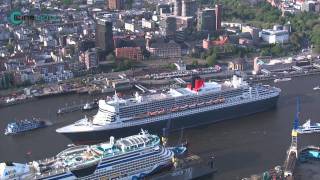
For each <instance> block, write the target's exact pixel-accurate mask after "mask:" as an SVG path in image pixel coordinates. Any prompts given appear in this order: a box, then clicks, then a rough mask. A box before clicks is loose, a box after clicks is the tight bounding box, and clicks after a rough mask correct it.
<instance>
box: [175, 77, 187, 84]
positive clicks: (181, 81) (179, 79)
mask: <svg viewBox="0 0 320 180" xmlns="http://www.w3.org/2000/svg"><path fill="white" fill-rule="evenodd" d="M174 80H175V81H177V82H178V83H180V84H186V82H185V81H184V80H183V79H181V78H174Z"/></svg>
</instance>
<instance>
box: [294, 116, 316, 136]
mask: <svg viewBox="0 0 320 180" xmlns="http://www.w3.org/2000/svg"><path fill="white" fill-rule="evenodd" d="M297 132H298V133H299V134H308V133H317V132H320V123H315V124H314V125H311V120H310V119H309V120H307V122H306V123H304V124H303V125H302V126H299V127H298V129H297Z"/></svg>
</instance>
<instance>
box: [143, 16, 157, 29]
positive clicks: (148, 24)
mask: <svg viewBox="0 0 320 180" xmlns="http://www.w3.org/2000/svg"><path fill="white" fill-rule="evenodd" d="M154 26H155V23H154V22H153V21H148V20H146V19H144V18H142V27H143V28H148V29H153V28H154Z"/></svg>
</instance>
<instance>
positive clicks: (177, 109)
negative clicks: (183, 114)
mask: <svg viewBox="0 0 320 180" xmlns="http://www.w3.org/2000/svg"><path fill="white" fill-rule="evenodd" d="M171 111H172V112H177V111H179V107H174V108H172V109H171Z"/></svg>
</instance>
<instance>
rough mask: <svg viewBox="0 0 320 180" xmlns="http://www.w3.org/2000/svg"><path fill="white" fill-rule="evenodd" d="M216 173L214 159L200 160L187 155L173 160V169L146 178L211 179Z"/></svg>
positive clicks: (173, 179)
mask: <svg viewBox="0 0 320 180" xmlns="http://www.w3.org/2000/svg"><path fill="white" fill-rule="evenodd" d="M216 171H217V169H216V167H215V162H214V158H213V157H211V158H201V157H200V156H198V155H188V156H187V157H184V158H174V163H173V167H172V168H171V169H169V170H167V171H163V172H161V173H158V174H154V175H152V176H149V177H146V179H148V180H149V179H150V180H151V179H152V180H191V179H196V178H201V177H204V176H208V177H210V179H213V176H214V173H215V172H216Z"/></svg>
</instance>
